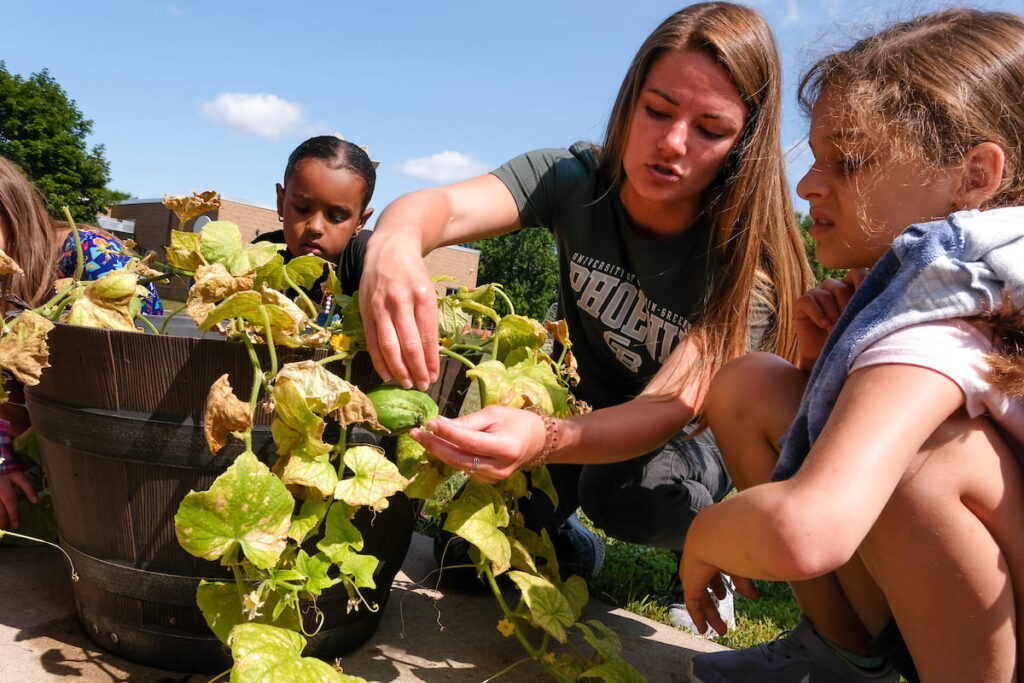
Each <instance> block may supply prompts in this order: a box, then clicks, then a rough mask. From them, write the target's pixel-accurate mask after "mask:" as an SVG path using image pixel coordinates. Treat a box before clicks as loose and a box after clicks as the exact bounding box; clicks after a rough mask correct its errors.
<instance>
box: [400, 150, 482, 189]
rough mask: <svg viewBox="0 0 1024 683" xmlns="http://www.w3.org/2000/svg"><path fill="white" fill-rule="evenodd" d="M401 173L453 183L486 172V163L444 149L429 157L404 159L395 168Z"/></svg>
mask: <svg viewBox="0 0 1024 683" xmlns="http://www.w3.org/2000/svg"><path fill="white" fill-rule="evenodd" d="M395 170H397V171H398V172H399V173H401V174H402V175H407V176H411V177H413V178H420V179H422V180H431V181H434V182H436V183H453V182H455V181H456V180H465V179H466V178H472V177H473V176H477V175H480V174H481V173H486V172H487V171H488V170H489V167H488V166H487V164H485V163H483V162H482V161H478V160H476V159H474V158H473V157H471V156H469V155H468V154H463V153H462V152H452V151H451V150H445V151H443V152H438V153H437V154H433V155H431V156H429V157H420V158H418V159H406V160H405V161H403V162H401V163H399V164H398V166H397V167H396V169H395Z"/></svg>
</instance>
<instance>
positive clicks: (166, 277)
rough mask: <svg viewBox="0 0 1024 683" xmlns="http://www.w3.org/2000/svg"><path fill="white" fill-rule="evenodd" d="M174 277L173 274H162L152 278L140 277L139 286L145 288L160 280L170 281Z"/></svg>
mask: <svg viewBox="0 0 1024 683" xmlns="http://www.w3.org/2000/svg"><path fill="white" fill-rule="evenodd" d="M172 277H174V273H164V274H163V275H154V276H153V277H140V278H139V284H140V285H142V286H143V287H145V286H146V285H148V284H149V283H150V282H159V281H160V280H170V279H171V278H172Z"/></svg>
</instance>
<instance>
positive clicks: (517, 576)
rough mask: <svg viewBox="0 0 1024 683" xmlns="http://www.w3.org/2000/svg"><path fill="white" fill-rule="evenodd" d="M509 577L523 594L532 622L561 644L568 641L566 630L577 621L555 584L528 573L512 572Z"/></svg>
mask: <svg viewBox="0 0 1024 683" xmlns="http://www.w3.org/2000/svg"><path fill="white" fill-rule="evenodd" d="M508 576H509V578H510V579H512V581H513V582H514V583H515V584H516V586H517V587H518V588H519V590H520V591H521V592H522V594H523V601H524V602H525V603H526V606H527V607H528V608H529V609H530V620H531V621H532V622H533V623H534V624H535V625H536V626H539V627H540V628H542V629H544V630H545V631H547V632H548V633H549V634H551V637H552V638H554V639H555V640H557V641H558V642H560V643H564V642H565V640H566V633H565V629H566V628H567V627H569V626H571V625H572V624H573V623H574V622H575V621H576V620H575V619H574V618H573V614H572V607H571V606H570V605H569V603H568V601H567V600H566V599H565V596H564V595H562V592H561V591H559V590H558V587H557V586H555V584H553V583H551V582H550V581H548V580H547V579H545V578H544V577H542V576H536V575H534V574H527V573H526V572H520V571H515V570H513V571H510V572H509V573H508Z"/></svg>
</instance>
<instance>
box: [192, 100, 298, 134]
mask: <svg viewBox="0 0 1024 683" xmlns="http://www.w3.org/2000/svg"><path fill="white" fill-rule="evenodd" d="M202 111H203V114H205V115H206V117H207V118H209V119H211V120H213V121H216V122H218V123H223V124H224V125H225V126H227V127H228V128H230V129H232V130H234V131H236V132H239V133H247V134H249V135H255V136H257V137H261V138H266V139H268V140H276V139H277V138H279V137H281V136H282V135H289V134H292V133H304V132H306V130H307V128H308V124H307V123H306V114H305V112H304V111H303V110H302V106H301V105H298V104H296V103H294V102H289V101H288V100H283V99H281V98H280V97H278V96H277V95H268V94H260V93H257V94H251V93H231V92H226V93H221V94H220V95H217V97H216V98H215V99H213V100H211V101H209V102H204V103H203V105H202Z"/></svg>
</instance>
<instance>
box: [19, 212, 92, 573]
mask: <svg viewBox="0 0 1024 683" xmlns="http://www.w3.org/2000/svg"><path fill="white" fill-rule="evenodd" d="M65 208H66V207H65ZM4 536H14V537H15V538H20V539H22V540H24V541H34V542H36V543H43V544H45V545H48V546H52V547H54V548H56V549H57V550H59V551H60V552H61V554H62V555H64V559H66V560H67V561H68V566H69V567H71V580H72V581H78V572H77V571H76V570H75V563H74V562H72V561H71V556H70V555H68V554H67V552H65V551H64V548H61V547H60V546H59V545H57V544H56V543H50V542H49V541H44V540H43V539H41V538H36V537H35V536H26V535H25V534H19V533H18V532H16V531H8V530H6V529H0V538H3V537H4Z"/></svg>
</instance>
